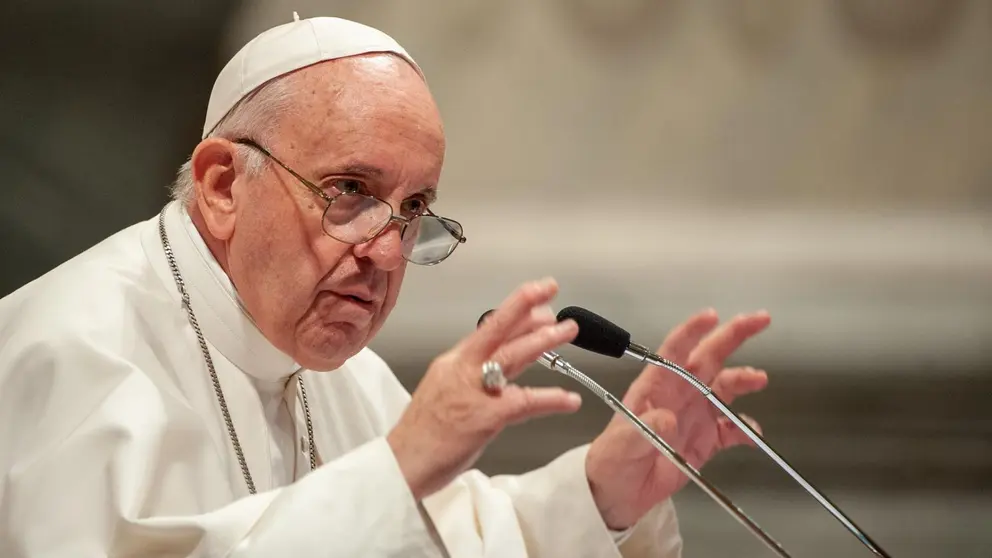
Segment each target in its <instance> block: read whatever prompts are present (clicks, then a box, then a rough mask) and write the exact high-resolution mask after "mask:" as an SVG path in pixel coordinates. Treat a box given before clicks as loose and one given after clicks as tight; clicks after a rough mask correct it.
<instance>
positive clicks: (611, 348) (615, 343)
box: [558, 306, 630, 358]
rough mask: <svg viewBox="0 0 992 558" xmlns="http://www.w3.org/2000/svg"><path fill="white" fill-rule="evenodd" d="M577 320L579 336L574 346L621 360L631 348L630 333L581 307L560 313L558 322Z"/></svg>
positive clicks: (566, 309)
mask: <svg viewBox="0 0 992 558" xmlns="http://www.w3.org/2000/svg"><path fill="white" fill-rule="evenodd" d="M569 318H571V319H573V320H575V323H577V324H579V334H578V335H577V336H576V337H575V341H572V344H573V345H575V346H576V347H579V348H582V349H585V350H587V351H592V352H594V353H598V354H601V355H604V356H608V357H613V358H620V357H622V356H623V355H624V351H626V350H627V347H628V346H630V333H628V332H627V330H625V329H623V328H622V327H620V326H618V325H617V324H615V323H613V322H611V321H609V320H607V319H606V318H604V317H602V316H600V315H599V314H596V313H595V312H590V311H589V310H586V309H585V308H582V307H580V306H569V307H568V308H562V309H561V311H560V312H558V321H559V322H560V321H562V320H567V319H569Z"/></svg>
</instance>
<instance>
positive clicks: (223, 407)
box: [158, 205, 317, 494]
mask: <svg viewBox="0 0 992 558" xmlns="http://www.w3.org/2000/svg"><path fill="white" fill-rule="evenodd" d="M168 207H169V206H168V205H166V206H165V207H164V208H162V211H161V212H160V213H159V215H158V233H159V237H161V239H162V248H163V249H164V250H165V258H166V260H168V262H169V269H170V270H171V271H172V277H173V278H174V279H175V281H176V287H177V288H178V289H179V295H180V296H181V297H182V306H183V308H184V309H185V310H186V315H187V316H188V317H189V323H190V325H191V326H193V331H194V332H195V333H196V339H197V341H198V342H199V344H200V352H201V353H203V359H204V361H206V363H207V370H208V371H209V372H210V381H211V382H212V383H213V385H214V393H215V394H216V395H217V403H218V404H219V405H220V411H221V413H222V414H223V415H224V423H225V424H226V425H227V434H228V437H230V439H231V445H232V446H234V453H235V454H236V455H237V456H238V463H239V464H240V465H241V473H242V474H243V475H244V478H245V484H246V485H248V493H249V494H255V482H254V481H253V480H252V478H251V471H249V470H248V462H247V461H245V454H244V451H242V449H241V442H240V441H239V440H238V433H237V431H236V430H235V429H234V421H233V420H232V419H231V413H230V411H228V409H227V401H226V400H225V399H224V390H222V389H221V387H220V379H218V377H217V371H216V370H215V369H214V361H213V359H212V358H210V350H209V349H208V348H207V341H206V339H205V338H204V337H203V332H202V331H201V330H200V324H199V323H198V322H197V321H196V315H195V314H194V313H193V306H192V305H191V304H190V297H189V292H188V291H187V290H186V282H185V281H183V276H182V275H181V274H180V273H179V266H178V265H177V264H176V256H175V254H174V253H173V251H172V245H171V244H170V243H169V236H168V235H167V234H166V232H165V212H166V210H167V209H168ZM297 381H298V382H299V385H300V394H301V400H302V402H303V414H304V415H305V416H306V422H307V441H308V443H309V445H310V447H309V450H310V470H311V471H313V470H314V469H316V468H317V455H316V450H315V447H314V443H313V424H312V423H311V422H310V407H309V405H307V391H306V388H305V387H304V386H303V374H299V375H298V376H297Z"/></svg>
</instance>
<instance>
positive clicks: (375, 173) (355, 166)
mask: <svg viewBox="0 0 992 558" xmlns="http://www.w3.org/2000/svg"><path fill="white" fill-rule="evenodd" d="M338 172H339V173H341V174H357V175H361V176H371V177H372V178H382V176H383V175H384V174H386V173H385V172H384V171H383V170H382V169H380V168H379V167H373V166H371V165H363V164H361V163H350V164H347V165H345V166H343V167H341V168H340V169H338Z"/></svg>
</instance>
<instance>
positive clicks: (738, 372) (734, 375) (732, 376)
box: [711, 366, 768, 404]
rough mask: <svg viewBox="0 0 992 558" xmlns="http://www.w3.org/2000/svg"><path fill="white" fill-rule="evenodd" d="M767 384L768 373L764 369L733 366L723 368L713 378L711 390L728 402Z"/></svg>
mask: <svg viewBox="0 0 992 558" xmlns="http://www.w3.org/2000/svg"><path fill="white" fill-rule="evenodd" d="M767 385H768V373H766V372H765V371H764V370H755V369H754V368H751V367H750V366H740V367H735V368H725V369H724V370H722V371H721V372H720V373H719V374H717V375H716V378H714V379H713V384H712V386H711V387H712V388H713V392H714V393H716V396H717V397H719V398H720V399H721V400H723V402H724V403H727V404H730V403H731V402H733V400H734V399H737V398H738V397H740V396H742V395H747V394H749V393H754V392H756V391H760V390H763V389H765V387H766V386H767Z"/></svg>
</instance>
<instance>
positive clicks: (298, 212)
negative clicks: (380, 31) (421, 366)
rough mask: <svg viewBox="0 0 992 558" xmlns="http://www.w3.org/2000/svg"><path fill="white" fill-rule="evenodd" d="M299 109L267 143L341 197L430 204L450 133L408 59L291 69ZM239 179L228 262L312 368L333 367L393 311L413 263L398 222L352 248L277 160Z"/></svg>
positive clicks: (280, 343) (268, 320) (267, 327)
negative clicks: (357, 194)
mask: <svg viewBox="0 0 992 558" xmlns="http://www.w3.org/2000/svg"><path fill="white" fill-rule="evenodd" d="M291 79H293V80H294V81H295V87H297V88H298V89H297V90H296V97H295V99H294V106H295V107H296V109H295V110H294V111H291V112H290V113H288V114H287V115H286V116H284V117H282V118H281V119H280V122H279V127H278V130H277V131H276V133H275V134H274V135H273V139H271V140H270V141H269V142H268V143H267V144H263V146H264V147H265V148H267V149H268V150H269V151H270V152H271V153H272V155H273V156H275V157H276V158H278V159H279V160H280V161H281V162H283V163H285V164H286V165H287V166H289V167H290V168H291V169H293V170H294V171H296V172H297V173H299V174H300V175H301V176H303V177H304V178H307V179H308V180H309V181H311V182H312V183H314V184H316V185H317V186H319V187H321V188H322V189H323V190H324V191H325V192H326V193H327V194H328V195H330V196H333V195H334V194H336V193H337V192H339V191H340V190H342V189H355V188H357V189H359V190H360V191H364V193H367V194H370V195H374V196H376V197H378V198H380V199H382V200H384V201H386V202H387V203H389V205H391V206H392V208H393V211H394V213H395V214H401V210H402V208H404V207H407V208H409V207H416V206H418V205H422V204H423V203H425V202H426V201H428V200H430V198H431V197H432V196H433V190H434V189H435V188H436V186H437V182H438V178H439V176H440V173H441V165H442V162H443V159H444V133H443V130H442V125H441V119H440V116H439V114H438V111H437V108H436V106H435V105H434V102H433V100H432V98H431V95H430V93H429V91H428V89H427V86H426V84H424V82H423V80H422V79H421V78H420V76H419V75H417V73H416V71H415V70H414V69H413V68H412V67H411V66H409V65H408V64H407V63H406V62H404V61H402V60H401V59H399V58H397V57H394V56H391V55H369V56H359V57H353V58H347V59H340V60H335V61H331V62H326V63H321V64H318V65H316V66H311V67H309V68H306V69H304V70H301V71H300V72H298V73H297V74H296V75H294V76H292V78H291ZM239 176H241V177H242V178H238V179H235V181H234V183H233V184H232V188H231V190H232V193H231V195H232V197H233V199H234V202H235V203H234V206H235V208H236V209H235V215H236V217H235V225H234V232H233V234H232V235H231V237H230V240H229V242H228V257H227V260H228V267H229V273H230V276H231V279H232V281H233V283H234V285H235V287H236V288H237V290H238V292H239V294H240V296H241V298H242V301H243V303H244V305H245V307H246V309H247V310H248V312H249V313H250V314H251V316H252V318H253V319H254V320H255V322H256V324H257V326H258V327H259V329H260V330H261V331H262V332H263V333H264V334H265V336H266V337H267V338H268V339H269V340H270V341H271V342H272V343H273V344H274V345H275V346H276V347H278V348H279V349H281V350H283V351H284V352H286V353H288V354H290V355H292V356H293V357H294V358H295V359H296V361H297V362H298V363H299V364H301V365H303V366H304V367H306V368H310V369H315V370H331V369H334V368H337V367H338V366H340V365H341V364H342V363H343V362H344V361H345V360H347V359H348V358H350V357H351V356H353V355H355V354H356V353H357V352H358V351H359V350H361V349H362V348H363V347H364V346H366V345H367V344H368V342H369V341H370V340H371V339H372V337H373V336H374V335H375V334H376V333H377V332H378V331H379V328H380V327H382V324H383V322H384V321H385V320H386V317H387V316H388V315H389V313H390V311H391V310H392V309H393V306H394V305H395V304H396V298H397V295H398V294H399V291H400V285H401V284H402V283H403V275H404V273H405V271H406V264H407V262H406V261H405V260H404V259H403V256H402V253H401V249H400V229H399V226H398V225H397V224H396V223H394V224H392V225H390V226H389V227H388V228H387V229H386V230H384V231H383V232H382V233H381V234H380V235H379V236H378V237H376V238H375V239H373V240H371V241H369V242H366V243H364V244H358V245H352V244H345V243H343V242H339V241H338V240H335V239H334V238H331V237H330V236H328V235H327V234H325V233H324V231H323V228H322V219H321V218H322V213H323V211H324V208H325V207H326V202H324V201H323V200H322V199H321V198H319V197H318V196H316V195H315V194H314V193H313V192H311V191H310V190H308V189H307V188H305V187H304V186H303V185H302V184H301V183H300V182H299V181H298V180H297V179H296V178H294V177H293V176H292V175H290V174H289V173H288V172H286V171H285V170H284V169H282V168H280V167H279V166H278V165H276V164H274V163H271V162H270V164H269V165H268V167H267V168H266V169H265V170H264V171H263V172H262V173H261V174H259V175H258V176H257V177H255V178H253V179H246V178H243V176H244V175H243V173H242V174H240V175H239Z"/></svg>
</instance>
